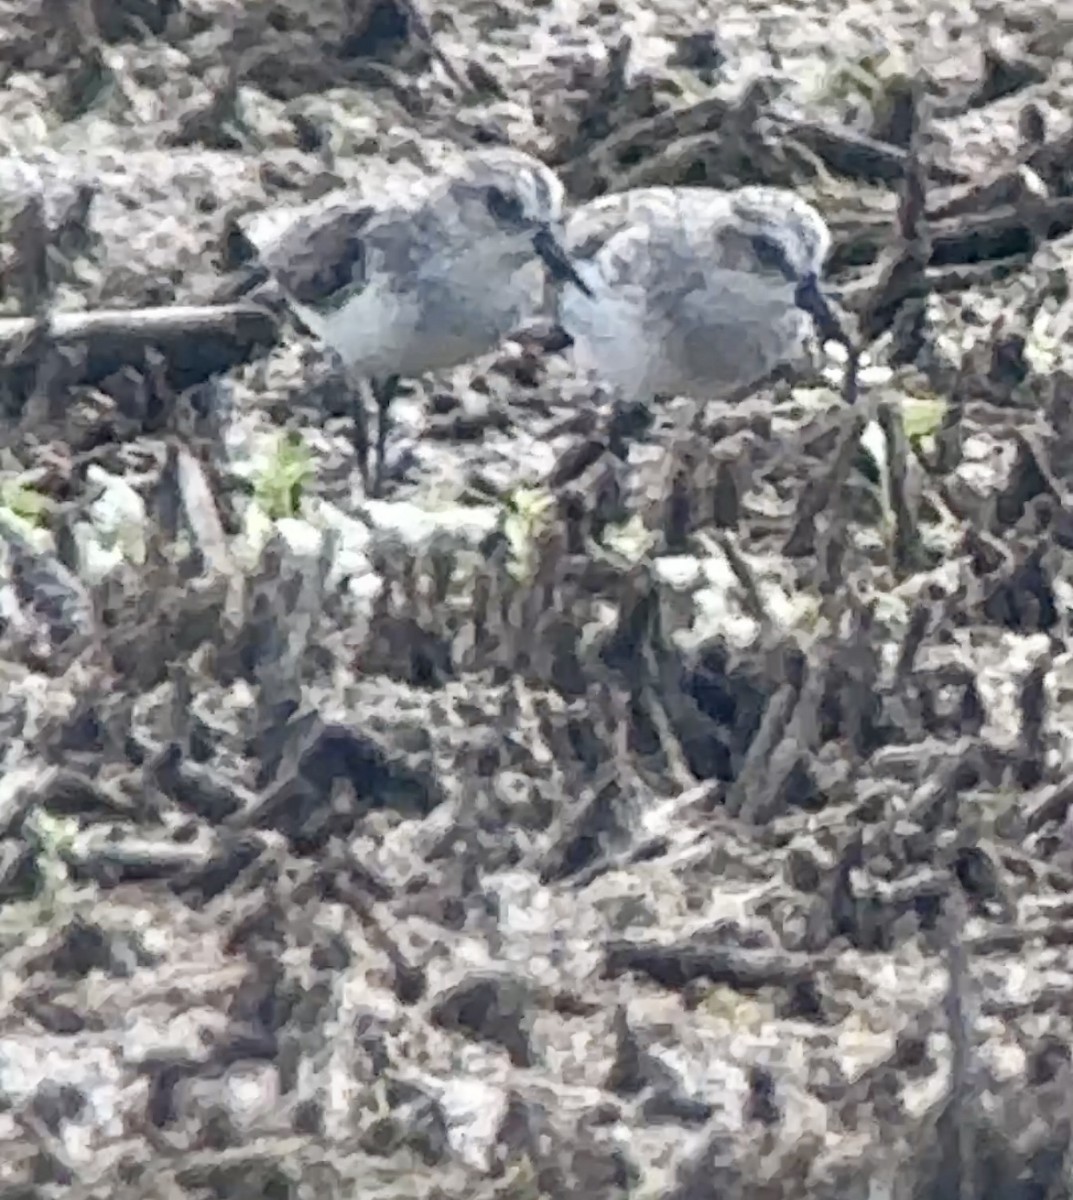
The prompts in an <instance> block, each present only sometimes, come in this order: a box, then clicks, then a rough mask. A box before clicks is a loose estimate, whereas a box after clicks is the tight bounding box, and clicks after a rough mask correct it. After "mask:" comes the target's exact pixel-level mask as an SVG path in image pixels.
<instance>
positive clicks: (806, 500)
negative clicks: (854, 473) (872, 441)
mask: <svg viewBox="0 0 1073 1200" xmlns="http://www.w3.org/2000/svg"><path fill="white" fill-rule="evenodd" d="M853 373H854V374H856V369H855V368H854V372H853ZM869 418H870V414H869V413H868V412H866V411H864V409H863V408H854V409H853V410H851V411H850V412H848V413H846V414H845V415H844V417H843V421H844V425H843V428H842V432H841V434H840V436H839V440H838V444H837V445H836V446H835V452H834V454H833V455H832V456H831V458H830V461H829V464H828V465H825V466H826V469H825V470H824V472H823V473H822V474H820V475H817V476H816V477H814V478H813V479H811V480H810V481H809V483H808V485H807V486H806V488H805V491H804V493H803V495H802V496H801V500H800V503H799V504H798V517H797V520H796V522H795V523H794V527H793V529H792V530H791V531H790V536H789V537H788V538H787V539H786V543H785V545H784V546H783V553H784V554H787V555H789V556H790V557H791V558H798V557H801V556H803V555H807V554H812V553H813V552H814V551H815V548H816V518H817V517H818V516H819V515H820V513H822V512H823V511H824V509H826V508H827V506H828V505H829V504H830V503H831V499H832V497H833V496H834V495H835V494H836V492H838V491H839V490H840V489H841V488H842V487H843V485H844V484H845V482H846V480H847V479H848V478H849V472H850V468H851V467H852V465H853V457H854V455H855V454H856V453H857V444H858V443H859V442H860V439H861V434H862V433H863V432H864V429H865V426H866V425H867V424H868V421H869Z"/></svg>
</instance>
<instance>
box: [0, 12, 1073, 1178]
mask: <svg viewBox="0 0 1073 1200" xmlns="http://www.w3.org/2000/svg"><path fill="white" fill-rule="evenodd" d="M437 8H438V11H433V9H432V7H431V5H430V6H429V7H428V8H427V9H426V10H424V17H425V18H426V19H427V28H422V21H421V20H420V19H419V18H418V17H417V16H416V15H415V13H414V12H413V11H412V10H409V11H408V10H406V9H405V8H403V7H402V6H401V5H400V3H399V0H378V2H377V3H376V4H375V5H372V4H370V3H368V2H366V3H363V2H362V0H322V2H321V3H318V4H306V3H302V2H301V0H290V2H284V0H249V2H247V3H244V4H237V3H230V4H228V3H226V2H225V0H78V2H75V3H68V4H63V3H59V2H58V0H2V2H0V70H2V77H0V145H2V147H3V155H4V157H3V158H2V159H0V214H2V215H0V230H2V231H3V238H4V240H3V244H2V247H0V254H2V257H0V291H2V295H0V303H2V309H0V316H2V319H0V352H2V354H3V360H2V365H0V535H2V536H0V672H2V675H3V687H2V688H0V754H2V759H0V762H2V774H0V901H2V907H0V1029H2V1033H0V1100H2V1103H0V1200H16V1198H18V1200H28V1198H29V1197H57V1196H61V1195H62V1196H65V1197H66V1196H80V1197H86V1198H89V1197H94V1198H97V1197H100V1198H102V1200H103V1198H104V1197H107V1198H108V1200H128V1198H129V1200H155V1198H157V1197H169V1198H172V1197H180V1196H182V1197H190V1198H194V1197H197V1198H199V1200H200V1198H202V1197H221V1198H222V1197H227V1200H252V1198H253V1197H257V1198H267V1197H272V1198H278V1197H304V1196H317V1197H323V1198H327V1197H333V1198H334V1197H340V1198H343V1197H346V1198H347V1200H350V1198H353V1197H363V1198H364V1197H370V1198H376V1200H387V1198H389V1197H390V1198H395V1197H398V1198H403V1197H407V1198H408V1197H417V1196H422V1197H430V1198H431V1197H438V1198H442V1200H447V1198H449V1197H459V1198H461V1197H467V1198H469V1197H491V1196H496V1197H504V1198H506V1197H510V1198H511V1200H515V1198H517V1200H521V1198H530V1197H532V1198H533V1200H536V1198H538V1197H540V1198H547V1200H560V1198H562V1197H571V1196H585V1197H586V1198H587V1200H605V1198H608V1200H609V1198H611V1197H619V1196H626V1195H629V1196H638V1197H666V1198H668V1200H669V1198H671V1197H673V1198H674V1200H703V1198H707V1197H714V1196H719V1197H734V1196H745V1195H749V1196H754V1195H763V1196H770V1197H776V1196H786V1197H797V1196H800V1195H802V1194H808V1195H816V1196H824V1197H831V1198H834V1197H836V1196H837V1197H838V1198H839V1200H858V1198H859V1200H864V1198H865V1197H868V1198H869V1200H871V1198H872V1197H874V1196H877V1195H883V1196H887V1195H889V1196H894V1197H896V1198H898V1200H902V1198H907V1197H917V1196H935V1197H940V1196H941V1197H947V1196H955V1195H956V1196H959V1197H962V1198H965V1197H973V1198H975V1197H998V1196H1002V1197H1007V1196H1010V1197H1025V1198H1026V1200H1027V1198H1028V1197H1032V1198H1037V1197H1044V1196H1046V1197H1054V1198H1059V1197H1066V1196H1068V1195H1069V1194H1070V1192H1071V1188H1073V1183H1071V1181H1073V1169H1071V1166H1070V1153H1069V1146H1070V1140H1071V1128H1073V1089H1071V1067H1070V1051H1069V1036H1070V1027H1071V1021H1073V1016H1071V1014H1073V1005H1071V997H1073V959H1071V957H1070V951H1069V945H1070V942H1071V941H1073V818H1071V817H1070V816H1069V812H1070V807H1071V804H1073V785H1071V783H1070V775H1069V764H1070V761H1071V757H1073V739H1071V735H1070V730H1071V729H1073V722H1071V724H1070V725H1069V726H1067V724H1066V722H1067V720H1069V719H1070V712H1071V703H1073V672H1071V660H1070V652H1069V648H1068V643H1067V638H1068V621H1069V612H1070V604H1071V600H1073V593H1071V589H1070V568H1071V560H1070V550H1071V547H1073V501H1071V500H1070V493H1069V492H1068V491H1067V488H1069V487H1070V482H1071V480H1073V420H1071V416H1070V397H1071V396H1073V370H1071V366H1070V363H1069V361H1068V350H1067V342H1068V338H1067V336H1066V335H1067V331H1068V327H1069V323H1070V314H1071V312H1073V309H1071V302H1070V285H1069V269H1070V262H1071V260H1073V240H1071V237H1073V235H1071V231H1073V132H1071V125H1073V122H1071V120H1070V117H1071V109H1070V99H1069V97H1070V96H1071V95H1073V91H1071V88H1070V82H1071V75H1073V52H1071V49H1070V46H1071V45H1073V8H1068V6H1063V5H1062V4H1057V5H1056V4H1054V3H1048V4H1043V3H1023V4H1019V5H1005V6H999V5H993V6H989V5H988V4H985V3H982V2H981V3H977V4H976V5H975V7H970V5H969V4H968V3H965V4H955V3H953V2H952V0H949V2H944V3H926V4H925V3H912V2H908V3H904V4H901V5H893V4H883V3H879V4H877V3H874V2H872V0H860V2H859V3H850V4H848V5H847V4H838V5H834V6H830V11H827V10H826V9H824V8H823V6H822V5H821V4H819V3H817V2H816V0H813V2H812V3H809V4H805V3H802V4H775V3H769V2H767V0H763V2H760V0H750V2H749V3H747V4H742V5H735V4H733V3H731V4H726V3H719V4H716V3H715V2H714V0H711V2H710V3H709V2H708V0H701V2H699V3H694V4H691V5H683V4H681V3H680V0H647V2H646V3H637V2H636V0H541V2H539V3H516V2H515V0H465V2H463V3H460V4H459V5H457V6H448V5H438V6H437ZM504 140H509V141H511V142H512V143H514V144H517V145H520V146H523V147H525V148H527V149H530V150H532V151H534V152H536V153H538V154H539V155H541V156H542V157H543V158H544V159H545V160H546V161H548V162H550V163H552V164H553V165H555V166H556V167H557V168H558V169H559V170H560V171H561V172H562V175H563V178H564V180H566V182H567V184H568V187H569V190H570V194H571V198H572V199H573V200H580V199H584V198H587V197H590V196H593V195H597V194H599V193H600V192H602V191H604V190H608V189H615V188H620V187H626V186H630V185H633V184H639V183H649V182H666V183H675V182H685V181H688V182H692V183H706V184H710V185H713V186H727V185H733V184H737V183H741V182H769V183H780V184H787V185H791V186H794V187H797V188H800V189H801V190H802V191H803V192H804V193H805V194H807V195H808V196H809V197H810V198H812V199H813V200H814V201H815V202H816V203H817V205H818V206H819V207H820V208H821V209H822V210H823V211H824V213H825V215H826V216H827V217H828V219H829V221H830V223H831V225H832V228H833V229H834V231H835V248H834V251H833V254H832V258H831V264H830V265H831V280H832V288H833V290H834V292H835V294H836V295H838V296H839V297H840V300H841V304H842V307H843V308H844V310H845V311H846V312H847V313H848V314H849V315H850V320H851V322H852V323H853V324H854V326H855V328H857V329H859V331H860V336H861V339H862V341H863V342H864V344H865V345H866V346H867V353H866V357H865V359H864V360H863V361H862V362H861V364H859V369H858V370H857V371H853V370H852V369H850V368H849V367H847V364H845V363H844V362H840V361H838V360H836V359H835V358H834V357H833V356H832V355H830V354H829V355H828V356H827V357H826V358H825V357H824V356H823V355H822V354H821V353H820V352H819V351H817V352H816V354H815V356H814V360H813V366H812V368H811V372H807V371H802V372H799V373H797V374H796V375H795V377H794V378H793V379H792V380H790V379H782V380H779V381H775V382H773V383H772V385H771V386H770V387H768V388H765V389H762V390H761V392H760V393H759V394H757V395H755V396H753V397H750V398H749V399H747V400H745V401H743V402H742V403H741V404H739V405H736V406H729V405H724V406H718V405H711V406H709V407H708V408H707V409H706V411H705V412H704V413H703V414H701V415H700V420H701V422H702V424H701V428H702V431H703V436H696V435H695V434H694V435H688V434H685V433H683V431H682V427H681V425H680V424H679V420H678V415H677V413H676V410H674V409H673V408H672V409H671V410H669V411H666V412H661V413H660V414H659V415H658V417H657V420H656V423H655V425H654V427H653V428H652V429H650V430H649V431H648V432H647V433H646V434H645V435H644V436H643V437H641V438H639V439H638V441H637V442H636V444H635V445H633V447H632V449H631V452H630V455H629V458H628V461H625V462H624V461H623V460H622V458H621V457H620V456H619V455H617V454H616V453H614V452H613V451H614V449H615V447H614V446H610V445H609V444H608V438H607V436H606V431H605V429H604V427H603V425H602V424H601V417H600V411H601V410H600V407H599V404H598V403H597V401H598V399H599V398H598V397H594V396H593V394H592V393H591V391H587V390H586V389H585V388H583V387H582V386H581V384H580V383H579V381H578V380H577V379H576V378H573V377H572V375H571V372H570V366H569V361H568V359H567V358H565V357H563V356H561V355H554V354H548V355H545V354H542V353H540V352H538V351H537V350H536V349H535V348H534V347H533V346H532V345H529V344H527V343H522V342H519V343H517V344H514V343H512V344H509V345H507V346H505V347H504V348H503V349H502V351H501V352H499V353H498V354H496V355H494V356H492V357H491V358H490V359H489V360H488V361H485V362H482V363H478V364H475V365H474V366H473V367H471V368H467V369H466V370H464V371H459V372H457V373H455V375H453V376H452V377H450V378H443V379H437V380H424V381H416V382H413V383H411V384H409V385H408V387H409V391H408V393H407V395H406V396H405V398H404V400H403V401H402V402H401V403H400V405H399V422H398V431H397V434H396V436H395V438H394V440H393V442H392V445H391V447H390V453H389V459H390V462H391V465H392V479H391V481H390V486H389V488H388V490H387V493H386V496H385V498H384V499H383V500H381V501H366V500H363V499H361V494H360V490H359V489H357V488H356V486H355V480H356V472H355V468H354V463H353V456H352V454H351V451H350V439H349V431H348V418H347V417H346V415H345V414H346V411H347V408H346V397H345V396H344V395H341V394H340V385H339V381H338V379H337V378H336V377H335V376H334V375H333V374H332V372H331V370H330V369H328V367H327V365H326V363H325V361H324V357H323V355H322V354H321V353H320V352H319V351H318V350H317V348H316V347H314V346H310V345H309V343H308V340H307V339H305V338H303V337H302V336H301V335H300V334H299V333H297V332H295V331H293V330H291V329H289V328H283V329H280V330H277V329H276V327H275V325H274V323H273V321H272V320H271V318H270V317H269V316H268V315H264V316H261V315H258V314H253V315H251V316H249V317H248V318H245V319H244V320H242V321H230V322H227V323H224V324H213V323H212V321H211V320H210V321H209V323H208V324H207V325H206V324H203V325H201V326H197V327H196V328H192V327H191V326H190V325H189V324H187V325H185V326H184V325H183V322H182V321H181V320H178V319H177V318H176V317H175V316H174V312H173V313H172V314H170V315H169V314H165V315H164V316H161V315H160V314H159V313H157V314H156V315H154V314H153V312H149V313H146V312H145V311H144V310H146V309H152V308H159V306H176V305H195V304H203V303H205V302H206V301H207V300H208V298H209V297H210V296H211V295H212V294H213V291H214V289H215V288H216V287H217V285H218V284H219V280H220V277H221V273H222V272H226V271H227V270H230V269H231V268H232V267H235V266H237V265H239V264H240V263H241V261H242V258H243V255H244V254H245V253H247V251H248V246H247V243H246V240H245V239H244V237H243V236H242V235H241V233H240V232H239V231H240V229H241V228H242V223H243V222H244V221H245V220H247V219H248V218H250V217H251V216H254V215H256V214H258V213H261V212H263V211H266V210H269V209H272V208H274V207H275V206H281V205H293V204H298V203H302V202H305V201H309V200H313V199H316V198H317V197H318V196H321V195H324V194H325V193H326V192H327V191H330V190H331V189H332V188H334V187H338V186H340V185H353V186H356V187H361V188H374V189H390V188H406V187H408V186H411V185H412V183H413V182H414V181H415V180H420V179H421V178H423V177H424V176H425V175H426V174H427V172H428V171H429V169H430V168H432V167H434V166H436V165H439V164H442V163H444V162H446V161H448V160H449V159H450V157H451V156H452V155H456V154H458V153H459V151H460V150H461V149H462V148H465V147H469V146H474V145H477V144H481V143H488V142H495V141H504ZM102 309H103V310H117V309H118V310H139V314H140V315H131V316H123V315H120V316H115V315H113V316H110V317H106V318H105V319H104V321H103V323H102V322H101V320H100V319H99V318H94V319H96V320H97V324H93V320H92V319H91V315H92V314H93V313H95V312H98V311H99V310H102ZM79 314H83V316H82V317H80V316H79ZM50 315H51V317H52V321H51V323H50V322H49V321H48V320H46V319H44V318H48V317H49V316H50ZM18 318H23V319H22V320H19V319H18ZM190 319H192V318H190ZM65 321H66V322H67V323H66V324H64V322H65ZM80 321H81V325H80V324H79V322H80ZM847 380H848V382H847ZM853 389H855V390H856V392H857V397H856V403H855V404H853V405H852V406H847V405H846V404H845V403H844V398H845V396H844V393H845V392H846V391H850V390H853ZM281 433H286V434H288V435H292V434H293V435H295V436H294V437H290V436H288V437H287V438H283V437H281Z"/></svg>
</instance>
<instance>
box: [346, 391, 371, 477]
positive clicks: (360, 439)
mask: <svg viewBox="0 0 1073 1200" xmlns="http://www.w3.org/2000/svg"><path fill="white" fill-rule="evenodd" d="M348 374H349V372H348ZM351 385H352V386H351V389H350V419H351V422H352V424H351V431H350V441H351V445H353V447H354V457H355V458H356V459H357V460H358V470H359V471H360V472H361V486H362V491H364V492H365V494H366V495H368V492H369V414H368V411H367V410H366V407H365V389H366V387H367V386H368V385H367V384H366V383H365V381H364V380H363V379H356V378H354V377H353V376H351Z"/></svg>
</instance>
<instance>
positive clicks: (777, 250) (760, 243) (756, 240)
mask: <svg viewBox="0 0 1073 1200" xmlns="http://www.w3.org/2000/svg"><path fill="white" fill-rule="evenodd" d="M749 242H750V244H751V245H752V248H753V253H754V254H755V255H756V260H757V262H758V263H759V264H760V265H761V266H762V267H764V268H765V269H766V270H769V271H778V273H779V274H780V275H781V276H782V277H783V278H784V279H786V280H787V281H789V282H790V283H796V282H797V272H796V271H795V270H794V268H793V264H792V263H791V262H790V260H789V258H787V256H786V251H785V250H784V249H783V248H782V246H780V245H779V243H778V242H777V241H776V240H775V239H774V238H773V237H768V235H767V234H766V233H754V234H753V235H752V236H751V237H750V238H749Z"/></svg>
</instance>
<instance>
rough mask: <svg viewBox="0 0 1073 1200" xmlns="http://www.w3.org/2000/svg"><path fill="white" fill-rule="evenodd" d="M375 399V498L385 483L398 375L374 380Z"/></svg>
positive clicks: (371, 384) (373, 391) (372, 385)
mask: <svg viewBox="0 0 1073 1200" xmlns="http://www.w3.org/2000/svg"><path fill="white" fill-rule="evenodd" d="M370 387H371V389H372V393H373V399H374V400H375V401H376V408H377V423H376V458H375V460H374V464H373V490H372V494H373V495H374V496H379V495H380V487H381V485H382V484H383V481H384V452H385V450H386V448H387V435H388V433H389V432H390V431H391V413H390V409H391V402H392V400H394V399H395V395H396V393H397V392H398V390H399V377H398V375H388V376H387V377H386V378H385V379H374V380H372V381H371V383H370Z"/></svg>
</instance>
